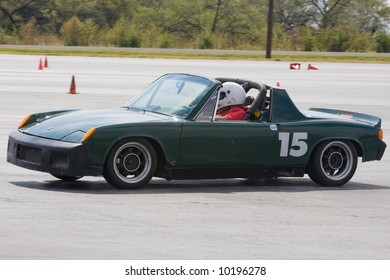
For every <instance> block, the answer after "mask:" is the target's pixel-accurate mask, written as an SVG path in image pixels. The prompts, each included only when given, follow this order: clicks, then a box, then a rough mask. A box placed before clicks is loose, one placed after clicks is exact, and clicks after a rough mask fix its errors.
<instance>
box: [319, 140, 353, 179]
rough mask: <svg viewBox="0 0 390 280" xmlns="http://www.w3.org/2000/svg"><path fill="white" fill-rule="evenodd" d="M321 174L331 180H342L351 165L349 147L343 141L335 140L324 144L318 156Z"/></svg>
mask: <svg viewBox="0 0 390 280" xmlns="http://www.w3.org/2000/svg"><path fill="white" fill-rule="evenodd" d="M320 165H321V170H322V172H323V174H324V175H325V176H326V177H327V178H329V179H331V180H342V179H344V178H345V177H347V176H348V175H349V174H350V172H351V170H352V167H353V154H352V151H351V148H350V147H349V146H348V145H347V144H345V143H344V142H340V141H335V142H331V143H329V144H328V145H326V146H325V148H324V149H323V150H322V153H321V157H320Z"/></svg>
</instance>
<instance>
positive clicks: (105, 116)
mask: <svg viewBox="0 0 390 280" xmlns="http://www.w3.org/2000/svg"><path fill="white" fill-rule="evenodd" d="M33 117H35V118H36V121H35V122H34V123H32V124H30V125H29V126H27V127H26V128H22V129H21V130H22V131H23V132H24V133H27V134H30V135H35V136H39V137H44V138H48V139H55V140H64V141H67V137H68V136H69V135H72V134H78V135H79V137H77V136H75V137H71V139H72V140H70V141H71V142H73V141H75V140H74V139H76V138H80V139H78V140H81V138H82V135H83V134H84V133H85V132H87V131H88V130H89V129H91V128H93V127H95V128H98V127H102V126H109V125H121V124H130V123H144V122H152V121H163V120H166V119H170V118H172V117H170V116H166V115H160V114H156V113H150V112H145V111H144V110H129V109H127V108H118V109H96V110H73V111H65V112H60V113H58V112H53V113H50V112H49V113H41V114H36V115H33Z"/></svg>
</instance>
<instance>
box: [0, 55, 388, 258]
mask: <svg viewBox="0 0 390 280" xmlns="http://www.w3.org/2000/svg"><path fill="white" fill-rule="evenodd" d="M38 62H39V57H38V56H16V55H0V100H1V102H0V116H1V119H0V187H1V192H0V224H1V227H0V248H1V250H0V259H389V257H390V243H389V240H390V176H389V174H388V172H389V170H390V156H389V152H388V151H387V152H386V153H385V155H384V158H383V159H382V161H380V162H368V163H363V164H361V163H359V167H358V170H357V172H356V174H355V176H354V177H353V179H352V180H351V182H350V183H348V184H346V185H345V186H343V187H338V188H325V187H318V186H317V185H315V184H314V183H312V181H311V180H310V179H309V178H308V177H304V178H298V179H288V178H286V179H276V180H259V181H257V182H250V181H247V180H240V179H235V180H215V181H212V180H206V181H175V182H167V181H164V180H161V179H153V180H152V182H151V183H150V184H149V185H148V186H147V187H145V188H143V189H140V190H136V191H123V190H117V189H115V188H113V187H111V186H110V185H108V184H107V183H106V182H105V181H104V179H103V178H94V177H86V178H83V179H81V180H80V181H78V182H75V183H64V182H60V181H57V180H56V179H54V178H53V177H51V176H50V175H48V174H44V173H39V172H34V171H29V170H25V169H22V168H19V167H16V166H13V165H10V164H8V163H6V147H7V139H8V134H9V133H10V132H11V131H12V130H14V129H16V127H17V125H18V123H19V122H20V121H21V120H22V119H23V117H24V116H25V115H27V114H29V113H32V112H40V111H49V110H56V109H62V108H104V107H118V106H120V105H122V104H124V103H125V102H126V101H127V100H129V99H130V98H131V97H132V96H134V95H135V94H136V93H138V92H139V90H141V89H142V88H143V87H145V86H146V85H147V84H148V83H150V82H152V81H153V80H154V79H156V78H157V77H158V76H160V75H162V74H164V73H166V72H189V73H195V74H202V75H206V76H211V77H216V76H226V77H242V78H249V79H254V80H257V81H262V82H264V83H267V84H270V85H275V84H276V83H277V82H279V83H280V86H281V87H285V88H286V89H287V90H288V92H289V93H290V95H291V97H292V99H293V100H294V101H295V102H296V104H297V106H298V107H299V108H309V107H312V106H316V107H331V108H340V109H346V110H353V111H358V112H364V113H367V114H374V115H378V116H380V117H382V120H383V127H384V132H385V141H386V139H388V137H389V135H390V110H389V109H390V65H383V64H382V65H371V64H335V63H318V64H315V66H317V67H319V69H320V70H319V71H308V70H306V67H307V64H306V63H304V64H302V70H300V71H291V70H289V65H288V63H284V62H283V63H282V62H255V61H253V62H250V61H249V62H248V61H207V60H196V61H193V60H164V59H124V58H84V57H49V58H48V62H49V68H47V69H45V70H38ZM72 75H75V78H76V89H77V91H78V92H79V94H77V95H70V94H66V93H67V92H68V91H69V87H70V82H71V77H72ZM387 142H389V141H388V140H387Z"/></svg>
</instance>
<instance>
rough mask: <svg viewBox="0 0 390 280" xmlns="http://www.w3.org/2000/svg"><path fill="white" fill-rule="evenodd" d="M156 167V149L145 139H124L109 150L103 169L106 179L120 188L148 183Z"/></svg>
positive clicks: (129, 187) (133, 187)
mask: <svg viewBox="0 0 390 280" xmlns="http://www.w3.org/2000/svg"><path fill="white" fill-rule="evenodd" d="M156 168H157V155H156V151H155V149H154V148H153V146H152V144H150V143H149V142H148V141H147V140H145V139H139V138H134V139H125V140H122V141H120V142H118V143H117V144H115V145H114V146H113V147H112V149H111V150H110V152H109V154H108V156H107V159H106V162H105V165H104V170H103V176H104V178H105V179H106V181H107V182H108V183H109V184H111V185H113V186H115V187H117V188H120V189H136V188H139V187H142V186H144V185H146V184H147V183H149V181H150V180H151V179H152V177H153V175H154V173H155V171H156Z"/></svg>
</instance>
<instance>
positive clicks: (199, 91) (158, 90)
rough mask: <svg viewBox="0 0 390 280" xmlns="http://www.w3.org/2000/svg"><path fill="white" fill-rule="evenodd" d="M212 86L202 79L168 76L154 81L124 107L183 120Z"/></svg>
mask: <svg viewBox="0 0 390 280" xmlns="http://www.w3.org/2000/svg"><path fill="white" fill-rule="evenodd" d="M213 84H214V83H213V82H212V81H210V80H208V79H206V78H202V77H197V76H191V75H185V74H168V75H165V76H162V77H161V78H159V79H157V80H156V81H154V82H153V83H152V84H151V85H149V86H148V87H147V88H146V89H145V90H144V91H143V92H142V93H141V94H140V95H138V96H137V97H135V98H134V99H132V100H131V101H130V102H129V103H128V104H126V105H125V106H126V107H128V108H134V109H141V110H146V111H150V112H155V113H160V114H166V115H172V116H177V117H182V118H185V117H187V115H188V114H189V113H190V112H191V110H192V109H193V108H194V107H195V106H196V105H197V104H198V103H199V101H200V100H202V98H203V97H204V96H205V95H206V94H207V92H208V91H209V90H210V89H211V88H212V86H213Z"/></svg>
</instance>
